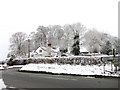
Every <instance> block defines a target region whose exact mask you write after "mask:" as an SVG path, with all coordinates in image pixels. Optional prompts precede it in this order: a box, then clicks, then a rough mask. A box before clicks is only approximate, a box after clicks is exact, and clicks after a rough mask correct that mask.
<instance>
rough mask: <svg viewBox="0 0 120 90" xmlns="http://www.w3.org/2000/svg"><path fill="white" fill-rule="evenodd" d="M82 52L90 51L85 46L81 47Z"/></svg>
mask: <svg viewBox="0 0 120 90" xmlns="http://www.w3.org/2000/svg"><path fill="white" fill-rule="evenodd" d="M80 52H88V50H87V49H86V48H85V47H81V48H80Z"/></svg>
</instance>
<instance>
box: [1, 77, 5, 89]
mask: <svg viewBox="0 0 120 90" xmlns="http://www.w3.org/2000/svg"><path fill="white" fill-rule="evenodd" d="M2 88H6V86H5V84H4V82H3V80H2V79H0V90H2Z"/></svg>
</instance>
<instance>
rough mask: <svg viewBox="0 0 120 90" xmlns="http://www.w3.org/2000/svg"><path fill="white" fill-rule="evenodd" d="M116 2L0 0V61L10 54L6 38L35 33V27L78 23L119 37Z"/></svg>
mask: <svg viewBox="0 0 120 90" xmlns="http://www.w3.org/2000/svg"><path fill="white" fill-rule="evenodd" d="M118 1H119V0H0V60H5V58H6V56H7V54H8V52H9V45H10V43H9V38H10V37H11V36H12V34H14V33H16V32H25V33H27V34H29V33H30V32H33V31H36V29H37V28H38V26H40V25H43V26H48V25H65V24H73V23H77V22H80V23H82V24H83V25H84V26H86V27H87V28H89V29H92V28H95V29H97V30H98V31H100V32H105V33H108V34H111V35H113V36H117V35H118Z"/></svg>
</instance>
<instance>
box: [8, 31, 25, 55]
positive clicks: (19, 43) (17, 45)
mask: <svg viewBox="0 0 120 90" xmlns="http://www.w3.org/2000/svg"><path fill="white" fill-rule="evenodd" d="M26 38H27V35H26V33H23V32H17V33H15V34H13V35H12V36H11V38H10V50H11V52H13V53H14V54H15V55H19V56H21V55H23V54H24V52H25V48H24V42H25V40H26Z"/></svg>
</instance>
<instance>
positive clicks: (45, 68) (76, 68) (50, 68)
mask: <svg viewBox="0 0 120 90" xmlns="http://www.w3.org/2000/svg"><path fill="white" fill-rule="evenodd" d="M110 67H111V65H110V64H106V66H105V67H104V66H103V65H101V66H98V65H85V66H82V65H70V64H66V65H58V64H32V63H31V64H27V65H25V66H23V67H22V68H21V69H20V70H19V71H34V72H47V73H53V74H74V75H89V76H90V75H92V76H93V75H99V76H112V77H120V72H117V73H114V71H111V68H110ZM114 69H115V68H114V66H113V70H114ZM104 72H105V73H104Z"/></svg>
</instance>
